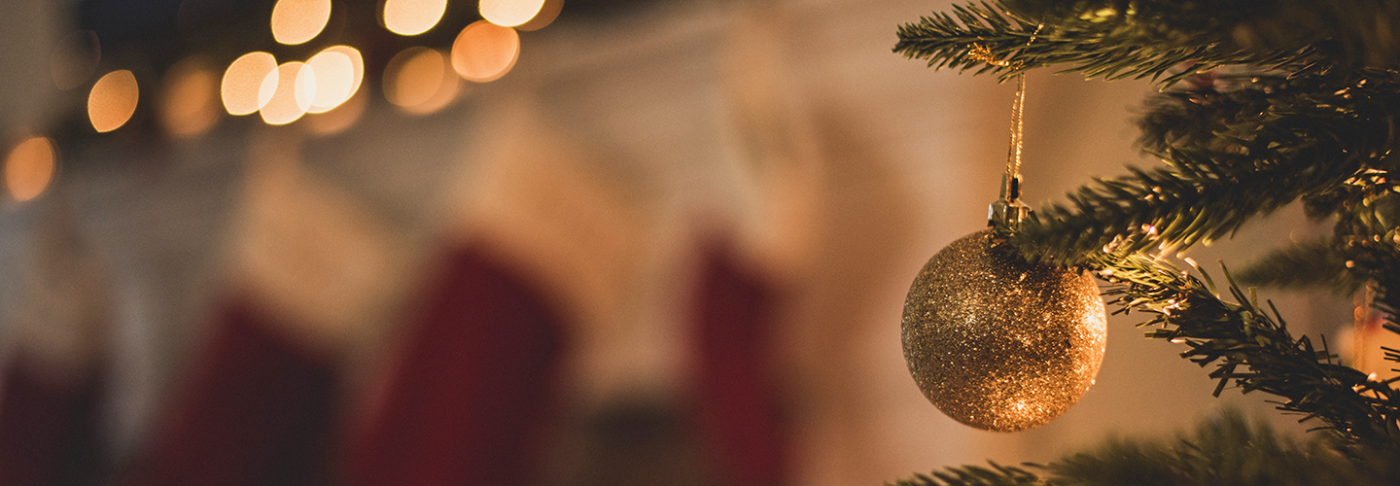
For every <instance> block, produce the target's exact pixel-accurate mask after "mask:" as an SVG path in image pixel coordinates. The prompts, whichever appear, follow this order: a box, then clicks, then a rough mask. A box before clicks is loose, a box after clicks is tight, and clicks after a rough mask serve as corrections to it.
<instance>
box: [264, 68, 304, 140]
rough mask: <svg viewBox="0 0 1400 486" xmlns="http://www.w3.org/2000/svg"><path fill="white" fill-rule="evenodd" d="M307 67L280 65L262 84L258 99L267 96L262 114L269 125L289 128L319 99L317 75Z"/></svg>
mask: <svg viewBox="0 0 1400 486" xmlns="http://www.w3.org/2000/svg"><path fill="white" fill-rule="evenodd" d="M305 68H306V64H304V63H300V62H295V61H294V62H289V63H285V64H282V65H281V66H277V70H276V71H273V72H271V73H268V75H267V79H265V80H264V81H263V85H262V89H261V90H260V91H261V92H262V93H261V94H259V95H258V96H259V97H264V96H266V97H268V101H267V104H266V105H263V107H262V109H261V110H259V113H260V114H262V119H263V121H264V122H267V124H269V125H286V124H288V123H291V122H294V121H297V119H298V118H301V116H302V115H305V114H306V110H307V109H310V108H311V100H314V99H316V72H315V71H312V70H310V69H305Z"/></svg>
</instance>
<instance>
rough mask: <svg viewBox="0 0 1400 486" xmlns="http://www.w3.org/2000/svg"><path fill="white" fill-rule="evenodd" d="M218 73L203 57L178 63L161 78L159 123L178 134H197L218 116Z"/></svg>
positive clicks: (178, 135)
mask: <svg viewBox="0 0 1400 486" xmlns="http://www.w3.org/2000/svg"><path fill="white" fill-rule="evenodd" d="M218 86H219V76H218V74H217V72H216V71H214V68H213V66H212V65H211V64H210V63H209V62H208V61H206V60H204V58H200V57H190V58H187V59H185V60H182V61H180V62H179V63H176V64H175V66H173V67H171V68H170V71H168V72H166V73H165V78H164V80H163V81H162V93H161V98H160V106H159V107H158V108H159V109H158V110H157V115H159V117H160V118H159V119H160V124H161V126H162V127H164V128H165V131H166V132H169V133H170V134H171V135H174V136H177V137H188V136H193V135H198V134H201V133H204V132H205V131H206V130H209V127H211V126H214V122H215V121H218V119H219V101H218V99H219V95H218Z"/></svg>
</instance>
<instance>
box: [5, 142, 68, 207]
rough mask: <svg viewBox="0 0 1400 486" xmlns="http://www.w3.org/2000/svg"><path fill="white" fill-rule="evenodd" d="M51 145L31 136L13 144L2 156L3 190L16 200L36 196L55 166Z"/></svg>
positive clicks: (47, 181)
mask: <svg viewBox="0 0 1400 486" xmlns="http://www.w3.org/2000/svg"><path fill="white" fill-rule="evenodd" d="M55 159H56V157H55V156H54V149H53V142H50V141H49V139H47V138H44V137H34V138H31V139H28V140H25V141H23V142H20V144H19V145H16V146H15V148H14V149H13V150H10V155H9V156H8V157H5V187H6V188H7V189H8V190H9V191H10V197H12V198H14V199H15V200H16V201H28V200H30V199H34V198H36V197H39V195H40V194H43V193H44V189H46V188H48V187H49V182H50V181H51V180H53V172H54V167H55V166H56V165H57V164H56V161H55Z"/></svg>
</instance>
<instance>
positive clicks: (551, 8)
mask: <svg viewBox="0 0 1400 486" xmlns="http://www.w3.org/2000/svg"><path fill="white" fill-rule="evenodd" d="M563 10H564V0H545V2H544V6H543V7H540V13H537V14H535V18H532V19H530V21H529V22H526V23H524V24H521V25H520V26H519V27H516V28H515V30H522V31H525V32H529V31H532V30H540V29H543V28H545V26H547V25H549V24H551V23H554V19H557V18H559V12H560V11H563Z"/></svg>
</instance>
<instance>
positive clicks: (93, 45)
mask: <svg viewBox="0 0 1400 486" xmlns="http://www.w3.org/2000/svg"><path fill="white" fill-rule="evenodd" d="M332 1H333V0H278V1H277V2H276V4H275V5H274V7H273V11H272V16H271V27H272V34H273V38H274V39H275V40H276V41H277V42H279V43H282V44H286V45H298V44H303V43H306V42H308V41H310V40H312V39H314V38H315V37H316V36H318V35H320V34H321V33H322V32H323V31H324V30H325V29H326V27H327V25H328V24H329V21H330V13H331V4H332ZM382 5H383V10H382V11H381V13H382V17H381V21H382V25H383V26H384V28H386V29H388V30H389V31H391V32H394V33H396V34H399V35H405V36H412V35H418V34H422V33H424V32H427V31H429V30H431V29H433V28H434V27H435V26H437V24H438V23H439V22H440V21H441V20H442V18H443V15H444V13H445V12H446V9H447V2H446V0H383V3H382ZM562 5H563V0H482V1H481V2H480V4H479V7H478V8H479V11H480V13H481V15H482V17H483V20H480V21H477V22H473V23H472V24H470V25H468V26H467V27H465V28H463V29H462V31H461V32H460V33H459V34H458V36H457V37H456V40H455V42H454V43H453V46H452V49H451V51H450V52H448V53H444V52H443V51H440V50H434V49H430V48H425V47H419V48H411V49H408V50H405V51H403V52H401V53H399V55H397V56H395V57H394V59H393V60H391V61H390V62H389V64H388V66H386V68H385V71H384V78H383V80H382V81H383V82H382V83H381V85H382V86H383V88H384V96H385V98H386V99H388V101H389V102H391V103H393V104H394V105H396V106H398V107H399V108H401V109H403V110H404V111H406V112H409V113H419V114H421V113H430V112H433V111H436V110H438V109H441V108H442V107H445V106H447V105H448V104H451V102H452V101H454V100H456V99H457V97H458V95H459V94H460V91H461V89H462V87H463V84H462V83H461V82H460V81H459V79H467V80H470V81H475V82H489V81H493V80H496V79H499V78H500V77H501V76H503V75H505V74H506V73H508V72H509V71H510V70H511V69H512V68H513V67H514V65H515V63H516V61H517V60H518V58H519V55H520V36H519V34H518V33H517V32H518V31H526V30H536V29H539V28H542V27H544V26H546V25H548V24H549V23H551V22H552V21H553V20H554V19H555V18H556V17H557V16H558V14H559V12H560V10H561V9H562ZM182 15H183V14H182ZM100 54H101V46H100V43H99V42H98V39H97V37H96V34H94V33H93V32H91V31H79V32H77V33H75V34H72V35H70V36H69V37H68V38H66V39H65V41H64V42H62V43H60V45H59V46H58V47H57V48H56V49H55V51H54V53H53V56H52V58H51V60H50V70H51V72H52V75H53V79H54V84H55V85H56V86H58V87H60V88H62V89H70V88H71V87H76V86H79V85H81V84H83V83H85V82H86V81H85V80H86V79H87V77H89V76H90V75H91V71H92V70H94V69H95V67H96V65H97V63H98V60H99V59H100ZM449 66H450V68H449ZM454 73H455V74H454ZM459 76H460V78H459ZM364 77H365V66H364V58H363V56H362V55H361V53H360V51H359V50H357V49H355V48H354V47H350V46H345V45H337V46H332V47H328V48H325V49H322V50H321V51H320V52H317V53H316V54H315V55H314V56H312V57H311V58H310V59H307V60H306V62H304V63H302V62H289V63H283V64H280V65H279V64H278V62H277V59H276V58H275V57H274V56H273V55H272V54H270V53H267V52H250V53H247V54H244V55H242V56H240V57H238V58H237V59H235V60H234V61H233V62H231V63H229V65H228V67H227V68H226V69H225V70H224V72H223V76H222V77H221V78H220V77H218V73H217V71H215V70H213V69H211V67H210V66H209V65H208V62H207V61H202V60H201V61H198V62H196V61H193V60H189V59H187V60H185V61H181V62H180V63H177V64H176V65H175V66H173V67H172V68H171V69H170V70H169V71H168V72H167V73H166V74H165V75H164V76H162V78H161V85H160V91H159V92H158V95H159V96H158V97H157V104H156V105H155V106H156V113H155V114H154V115H155V116H156V117H157V121H158V122H159V123H160V125H161V126H162V127H163V128H164V129H165V131H166V132H167V133H169V134H170V135H172V136H175V137H186V136H193V135H198V134H200V133H204V132H205V131H207V130H208V129H209V128H210V127H212V126H213V124H214V123H216V122H217V120H218V114H217V110H218V106H219V104H220V103H222V106H223V109H224V110H225V111H227V112H228V113H229V114H232V115H240V116H241V115H249V114H252V113H255V112H261V113H262V119H263V121H265V122H267V123H269V124H272V125H284V124H288V123H292V122H293V121H296V120H297V119H299V118H301V117H303V116H304V115H307V114H322V113H329V112H332V111H335V110H336V109H337V107H340V106H342V105H345V104H346V103H347V102H348V101H350V100H353V99H359V100H360V101H358V102H357V103H359V105H358V106H357V107H356V108H354V109H353V110H351V111H354V112H355V113H353V114H349V115H347V116H341V117H327V118H326V120H329V119H330V118H335V119H336V120H340V121H337V122H334V123H331V122H329V121H321V122H318V124H320V125H324V126H326V127H331V128H330V129H328V130H327V132H334V131H339V130H343V129H344V127H346V126H349V124H351V123H353V121H354V120H355V119H357V118H358V116H359V113H360V112H362V111H363V109H364V102H365V101H364V100H365V97H363V96H360V97H357V96H356V94H357V93H359V88H360V85H361V84H362V83H363V82H364ZM214 86H217V88H214ZM216 89H217V93H218V94H217V95H215V94H213V93H214V92H215V90H216ZM139 91H140V90H139V89H138V86H137V82H136V78H135V76H134V75H133V74H132V73H131V72H130V71H127V70H118V71H114V72H111V73H108V74H107V75H106V76H103V77H102V78H101V79H99V80H98V81H97V82H96V83H94V84H93V87H92V90H91V91H90V93H89V95H88V103H87V108H88V118H89V120H90V121H91V123H92V126H93V128H94V129H95V130H97V131H98V132H110V131H113V130H116V129H118V128H120V127H121V126H123V125H125V124H126V123H127V122H128V121H129V120H130V119H131V117H132V116H133V115H134V113H135V110H136V108H137V104H138V100H139V97H140V95H139ZM215 98H217V99H218V100H219V101H213V100H214V99H215ZM343 120H350V121H349V122H344V121H343Z"/></svg>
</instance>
